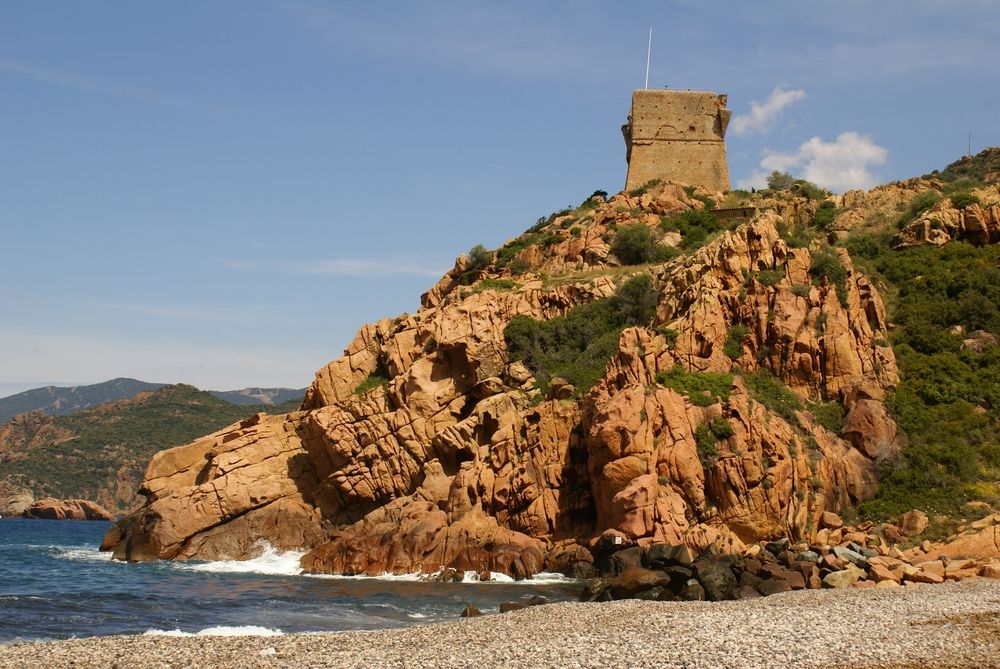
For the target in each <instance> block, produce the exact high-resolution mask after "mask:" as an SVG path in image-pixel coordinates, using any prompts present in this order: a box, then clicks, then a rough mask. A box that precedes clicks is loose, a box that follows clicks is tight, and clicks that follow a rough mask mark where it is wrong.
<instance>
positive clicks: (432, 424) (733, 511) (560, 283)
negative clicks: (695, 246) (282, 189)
mask: <svg viewBox="0 0 1000 669" xmlns="http://www.w3.org/2000/svg"><path fill="white" fill-rule="evenodd" d="M697 205H698V206H700V205H701V203H700V202H698V203H697ZM689 206H693V205H692V201H691V200H689V199H688V196H687V195H686V194H685V192H684V191H683V190H681V189H677V188H675V187H672V186H670V185H665V186H661V187H659V188H657V189H654V190H652V191H650V192H648V193H646V194H645V195H643V196H642V197H641V198H631V197H629V196H626V195H624V194H622V195H618V196H616V197H615V198H613V199H612V200H611V201H610V202H608V203H602V204H597V205H596V206H595V207H594V208H592V209H590V210H587V212H586V214H585V217H586V220H581V221H580V222H581V224H582V227H583V228H584V230H583V231H582V232H580V233H579V237H576V236H574V235H572V234H570V232H569V230H567V229H565V228H564V227H562V226H561V224H560V222H559V221H560V219H558V218H557V219H556V221H555V222H554V223H553V227H554V228H557V229H558V230H559V232H558V233H555V234H559V235H560V236H561V237H562V239H563V241H560V242H556V243H552V244H548V245H547V246H542V245H527V246H525V248H524V249H523V250H522V251H521V252H520V257H521V258H522V259H527V260H529V261H530V262H531V263H532V265H533V271H536V272H539V273H541V272H542V271H546V272H553V273H555V276H557V277H559V278H558V279H557V280H552V279H551V278H549V279H547V280H545V281H543V280H542V279H541V278H540V274H539V276H538V277H536V276H535V275H532V274H527V275H522V276H518V277H517V278H516V281H518V282H519V284H518V285H517V286H516V287H514V288H513V289H511V290H489V289H483V290H472V289H470V288H467V287H465V286H462V285H461V283H462V281H463V280H466V279H460V278H461V277H463V275H464V273H465V272H467V271H468V266H467V264H466V263H465V262H464V261H462V260H460V261H459V262H458V263H456V267H455V269H454V270H452V271H451V272H449V274H448V275H447V276H446V277H445V278H444V279H442V281H440V282H439V283H438V284H437V285H436V286H435V287H434V288H433V289H431V291H429V292H428V293H426V294H425V295H424V297H423V307H422V308H421V309H420V311H418V312H417V313H416V314H414V315H404V316H401V317H399V318H397V319H394V320H384V321H380V322H378V323H376V324H373V325H366V326H365V327H363V328H362V329H361V330H360V331H359V333H358V335H357V337H356V338H355V340H354V341H353V342H352V343H351V344H350V345H349V347H348V348H347V350H346V351H345V354H344V356H342V357H341V358H338V359H337V360H335V361H333V362H331V363H330V364H329V365H327V366H326V367H324V368H323V369H321V370H320V371H319V372H318V373H317V375H316V381H315V382H314V383H313V385H312V387H311V388H310V389H309V392H308V394H307V396H306V400H305V403H304V405H303V411H301V412H298V413H293V414H289V415H287V416H275V417H269V416H258V417H255V418H254V419H252V420H249V421H244V422H243V423H241V424H238V425H234V426H231V427H230V428H227V429H225V430H222V431H220V432H218V433H216V434H214V435H210V436H208V437H205V438H203V439H200V440H198V441H196V442H194V443H192V444H190V445H187V446H182V447H180V448H175V449H171V450H168V451H164V452H162V453H160V454H158V455H157V456H156V457H155V458H154V459H153V461H152V462H151V463H150V465H149V468H148V470H147V472H146V476H145V480H144V483H143V487H142V490H141V491H140V492H142V494H143V495H145V497H146V503H145V505H144V506H143V507H142V508H141V509H140V510H139V511H138V512H136V513H135V514H133V515H131V516H130V517H128V518H127V519H125V520H124V521H123V522H121V523H120V524H119V526H118V527H117V528H116V529H115V530H113V531H112V532H111V533H110V534H109V536H108V537H107V539H106V541H105V544H106V547H107V548H109V549H113V550H114V555H115V557H116V558H120V559H133V560H135V559H154V558H176V559H189V558H202V559H206V558H207V559H214V558H220V557H231V558H244V557H250V556H251V555H252V554H253V551H254V550H255V548H254V547H255V545H256V544H257V542H258V541H259V540H261V539H264V540H267V541H270V542H271V543H272V544H274V545H275V546H277V547H279V548H292V547H294V548H308V549H312V550H311V552H310V553H309V554H308V555H306V557H305V558H304V561H303V564H304V565H305V566H306V568H307V569H309V570H311V571H320V572H338V573H380V572H409V571H436V570H439V569H442V568H448V567H451V568H456V569H462V570H475V571H501V572H506V573H511V574H514V575H517V576H525V575H530V574H532V573H535V572H537V571H538V570H540V569H542V568H543V567H544V568H547V569H548V568H563V567H568V566H569V565H572V564H582V563H586V562H587V560H588V557H587V556H586V552H585V551H584V553H582V554H581V553H580V551H582V550H583V549H582V548H580V546H588V545H594V544H595V543H596V542H597V540H598V537H600V536H601V535H602V533H611V534H608V536H611V535H614V536H618V537H622V538H624V539H626V540H627V541H630V542H637V543H639V544H640V545H647V544H650V543H652V542H654V541H666V542H671V543H686V544H687V545H689V546H691V547H692V548H704V547H705V546H708V545H715V546H717V547H719V548H721V549H723V550H726V551H736V550H739V549H740V548H742V547H743V546H744V544H745V543H747V542H751V541H757V540H759V539H764V538H769V537H776V536H781V535H789V534H790V535H792V536H795V537H808V536H810V534H811V533H813V532H815V530H816V529H817V528H818V526H819V518H820V516H821V515H822V513H823V512H824V511H827V510H830V511H839V510H840V509H842V508H843V507H844V506H845V505H847V504H848V503H851V502H856V501H858V500H860V499H862V498H864V497H865V496H866V495H869V494H870V493H871V492H872V490H873V488H874V484H875V471H876V463H877V461H878V460H879V459H881V458H883V457H886V456H887V455H890V454H891V453H893V452H894V449H895V426H894V425H893V423H892V421H891V419H890V418H889V416H888V414H887V413H886V412H885V409H884V407H883V405H882V403H881V401H882V397H883V390H884V389H885V388H889V387H891V386H892V385H893V384H894V383H895V382H896V379H897V372H896V367H895V361H894V358H893V355H892V350H891V349H890V348H888V347H887V346H885V345H883V344H884V340H885V326H886V323H885V316H884V311H883V308H882V304H881V301H880V299H879V297H878V295H877V293H876V291H875V289H874V287H873V286H872V285H871V283H870V282H869V281H868V279H867V278H866V277H864V276H862V275H860V274H858V273H856V272H853V270H852V269H851V266H850V260H849V258H847V257H846V256H844V257H842V262H843V263H844V265H845V266H846V267H847V268H848V270H849V271H851V275H850V277H849V278H848V279H847V280H846V281H845V283H844V285H843V286H840V287H839V288H840V291H841V293H842V297H843V303H842V301H841V298H840V297H838V295H837V288H838V287H836V286H831V285H820V286H814V285H811V277H810V275H809V267H810V262H811V260H810V252H809V251H808V250H806V249H789V248H788V247H787V245H786V244H785V242H784V241H782V240H781V238H780V237H779V235H778V232H777V224H778V223H779V222H780V221H779V219H778V218H777V216H776V215H775V214H774V213H765V214H763V215H761V216H760V217H758V218H757V219H756V220H755V221H754V222H752V223H751V224H748V225H744V226H741V227H740V228H738V229H737V230H736V231H734V232H731V233H725V234H723V235H721V236H720V237H719V238H718V239H716V240H715V241H713V242H712V243H710V244H708V245H707V246H705V247H704V248H703V249H701V250H700V251H698V252H696V253H694V254H692V255H690V256H687V257H682V258H679V259H678V260H676V261H673V262H669V263H666V264H664V265H662V266H658V267H653V268H651V271H652V274H653V277H654V285H655V286H656V288H657V290H658V292H659V307H658V311H657V316H656V319H655V322H654V326H655V328H659V329H660V330H661V331H663V328H668V329H669V330H673V331H675V332H678V333H679V335H678V336H677V337H676V339H675V340H673V341H672V342H671V341H668V340H667V338H666V337H665V336H664V335H663V334H662V333H658V332H657V330H656V329H654V328H630V329H628V330H626V331H625V332H623V333H622V335H621V338H620V341H619V351H618V354H617V355H616V356H615V357H614V358H613V359H612V360H611V361H610V363H609V364H608V367H607V370H606V373H605V377H604V379H603V380H602V381H601V382H599V383H598V384H597V386H595V387H594V389H593V390H592V391H591V393H590V395H589V396H588V397H587V398H585V399H584V400H582V401H574V400H571V399H563V400H556V399H552V400H548V401H541V402H539V400H540V399H541V398H540V397H539V396H538V391H537V390H534V388H533V386H534V380H533V379H532V378H531V373H530V372H529V371H528V370H527V369H526V368H525V366H524V365H523V364H521V363H519V362H515V363H511V362H510V360H509V359H508V355H507V350H506V345H505V343H504V338H503V330H504V328H505V326H506V325H507V324H508V323H509V322H510V320H511V318H513V317H514V316H515V315H518V314H525V315H529V316H531V317H533V318H539V319H547V318H552V317H554V316H558V315H561V314H564V313H565V312H566V311H567V310H569V309H571V308H572V307H574V306H576V305H579V304H583V303H587V302H591V301H593V300H596V299H600V298H604V297H607V296H610V295H611V294H612V293H613V292H614V290H615V285H616V282H619V283H620V282H621V281H622V280H623V278H624V277H623V276H622V274H621V273H620V272H618V273H612V272H601V271H599V270H601V269H603V268H607V267H608V266H609V265H610V264H612V263H613V262H615V261H614V259H613V257H612V256H610V255H609V252H608V246H607V243H606V242H605V241H604V233H605V232H607V231H608V230H609V229H610V227H609V226H611V225H612V224H622V223H626V222H639V223H644V224H647V225H650V226H655V225H657V222H658V220H659V218H658V214H660V213H668V212H674V211H677V210H680V209H683V208H685V207H689ZM632 210H638V211H639V212H640V213H638V214H636V213H634V211H632ZM630 217H631V218H630ZM647 219H648V220H647ZM765 270H766V271H769V272H771V273H772V274H774V273H775V272H784V278H782V279H780V280H778V281H773V280H770V281H768V282H766V285H765V283H764V282H762V281H761V280H759V278H758V275H759V273H760V272H761V271H765ZM636 271H643V270H636ZM505 272H506V270H505ZM499 276H505V277H509V276H510V275H509V274H508V273H504V274H499V275H498V274H496V273H494V274H492V275H491V277H492V278H497V277H499ZM616 277H618V278H616ZM480 278H482V277H480ZM483 287H485V286H483ZM734 325H741V326H745V327H746V328H747V334H746V336H744V337H743V339H742V341H741V348H742V352H741V354H740V355H739V356H738V357H737V359H736V360H735V361H734V360H731V359H730V358H729V357H728V356H727V355H726V354H725V352H724V348H725V343H726V339H727V336H728V333H729V331H730V330H731V328H732V327H733V326H734ZM678 364H679V365H681V366H683V367H684V368H685V369H687V370H691V371H714V372H729V371H731V370H732V369H734V368H735V367H734V366H738V367H739V368H741V369H742V370H745V371H754V370H757V369H763V368H766V369H768V370H770V371H771V372H772V373H773V374H774V375H775V376H777V377H778V378H780V379H781V380H783V381H784V382H785V383H786V384H787V385H788V386H789V387H790V388H791V389H792V390H793V391H794V392H795V393H796V394H797V395H798V396H799V397H800V398H802V399H803V400H820V399H822V400H828V401H835V402H839V403H840V404H841V405H842V406H844V408H845V410H846V411H847V421H846V424H845V430H844V432H843V433H842V434H841V435H838V434H832V433H830V432H829V431H827V430H826V429H825V428H822V427H820V426H819V425H818V424H817V423H816V422H815V421H814V420H813V418H812V415H811V414H810V413H809V412H808V411H801V412H799V413H798V414H797V415H795V416H794V418H792V417H790V418H787V419H786V418H782V417H781V416H780V415H778V414H776V413H774V412H772V411H769V410H768V409H767V408H766V407H765V405H764V404H762V403H761V402H760V401H758V400H756V399H754V398H753V397H752V396H751V394H750V393H749V392H748V391H747V388H746V386H745V384H744V383H743V381H742V380H741V379H740V377H739V376H737V377H736V379H735V380H734V382H733V386H732V389H731V394H730V397H729V400H728V401H727V402H723V403H718V404H715V405H714V406H709V407H701V406H696V405H694V404H692V403H691V401H690V399H689V398H685V397H684V396H682V395H680V394H678V393H677V392H675V391H674V390H671V389H668V388H665V387H663V386H659V385H657V383H656V376H657V373H660V372H666V371H669V370H670V369H671V368H673V367H674V366H675V365H678ZM373 375H379V376H384V377H385V378H387V379H388V383H386V384H383V385H377V384H376V387H374V388H372V389H370V390H368V391H366V392H363V393H360V394H359V393H358V392H357V389H358V387H359V385H360V384H362V382H364V381H365V380H366V379H368V378H370V377H373ZM711 419H715V420H722V421H725V422H726V423H727V424H728V425H729V427H730V430H731V431H732V436H730V437H728V438H725V439H723V440H721V441H720V442H719V443H718V444H717V454H716V455H715V456H713V457H711V458H702V457H699V454H698V448H697V442H696V432H697V431H698V428H699V426H700V425H702V424H704V423H705V422H706V421H708V420H711ZM546 559H547V560H548V561H547V562H546Z"/></svg>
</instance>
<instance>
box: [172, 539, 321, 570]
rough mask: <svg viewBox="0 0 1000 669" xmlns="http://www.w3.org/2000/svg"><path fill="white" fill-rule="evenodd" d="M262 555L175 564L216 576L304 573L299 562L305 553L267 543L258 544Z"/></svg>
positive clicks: (179, 567)
mask: <svg viewBox="0 0 1000 669" xmlns="http://www.w3.org/2000/svg"><path fill="white" fill-rule="evenodd" d="M258 546H259V549H260V553H259V554H258V555H257V557H254V558H251V559H249V560H213V561H210V562H175V563H174V566H175V567H176V568H177V569H180V570H182V571H200V572H208V573H214V574H267V575H269V576H298V575H300V574H301V573H302V566H301V565H300V564H299V561H300V560H301V559H302V556H303V555H305V551H279V550H278V549H276V548H275V547H274V546H272V545H271V544H269V543H267V542H260V543H258Z"/></svg>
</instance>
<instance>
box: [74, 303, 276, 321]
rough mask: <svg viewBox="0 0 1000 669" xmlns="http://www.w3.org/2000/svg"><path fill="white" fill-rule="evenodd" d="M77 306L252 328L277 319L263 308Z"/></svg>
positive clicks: (140, 305)
mask: <svg viewBox="0 0 1000 669" xmlns="http://www.w3.org/2000/svg"><path fill="white" fill-rule="evenodd" d="M77 304H79V305H80V306H82V307H86V308H88V309H103V310H107V311H118V312H125V313H130V314H139V315H142V316H152V317H154V318H162V319H165V320H172V321H177V320H180V321H201V322H217V323H231V324H243V325H249V324H253V323H263V322H266V321H267V320H268V319H270V318H273V317H274V309H273V308H265V307H262V306H242V307H230V306H185V305H172V304H166V305H163V304H161V305H154V304H127V303H122V302H102V301H99V300H78V301H77Z"/></svg>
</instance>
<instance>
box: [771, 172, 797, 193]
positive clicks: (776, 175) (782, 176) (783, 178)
mask: <svg viewBox="0 0 1000 669" xmlns="http://www.w3.org/2000/svg"><path fill="white" fill-rule="evenodd" d="M794 185H795V177H793V176H792V175H791V174H789V173H788V172H781V171H779V170H774V171H773V172H771V173H770V174H769V175H767V187H768V188H770V189H771V190H786V189H788V188H791V187H792V186H794Z"/></svg>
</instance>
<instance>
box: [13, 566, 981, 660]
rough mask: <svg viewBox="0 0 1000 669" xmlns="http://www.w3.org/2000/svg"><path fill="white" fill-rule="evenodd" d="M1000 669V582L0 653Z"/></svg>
mask: <svg viewBox="0 0 1000 669" xmlns="http://www.w3.org/2000/svg"><path fill="white" fill-rule="evenodd" d="M775 666H779V667H780V666H785V667H824V668H828V667H845V668H846V667H852V668H857V667H867V668H874V667H880V668H885V667H892V668H896V669H902V668H904V667H905V668H908V669H909V668H916V667H947V668H949V669H951V668H954V669H958V668H962V669H966V668H967V669H972V668H976V669H988V668H990V667H993V668H1000V581H992V580H977V581H967V582H963V583H946V584H943V585H924V586H919V587H901V588H892V589H884V590H883V589H878V590H801V591H797V592H790V593H785V594H780V595H773V596H771V597H766V598H760V599H751V600H743V601H738V602H718V603H710V602H646V601H639V600H626V601H617V602H606V603H592V604H577V603H566V604H549V605H544V606H535V607H531V608H527V609H524V610H521V611H515V612H512V613H506V614H503V615H499V614H498V615H486V616H482V617H478V618H467V619H457V620H455V621H453V622H447V623H439V624H434V625H422V626H417V627H406V628H401V629H390V630H378V631H364V632H336V633H322V634H289V635H284V636H271V637H254V636H241V637H205V636H202V637H168V636H115V637H96V638H90V639H78V640H69V641H54V642H37V643H11V644H3V645H0V667H5V668H6V667H11V668H14V667H118V668H119V669H125V668H126V667H128V668H130V669H131V668H135V669H141V668H146V667H163V668H166V667H170V668H179V667H232V668H234V669H240V668H243V667H428V668H438V667H441V668H445V667H449V668H450V667H477V668H485V667H510V668H515V669H516V668H518V667H665V668H670V667H685V668H689V669H696V668H701V667H704V668H706V669H707V668H713V669H714V668H725V667H733V668H740V669H750V668H753V667H775Z"/></svg>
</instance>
